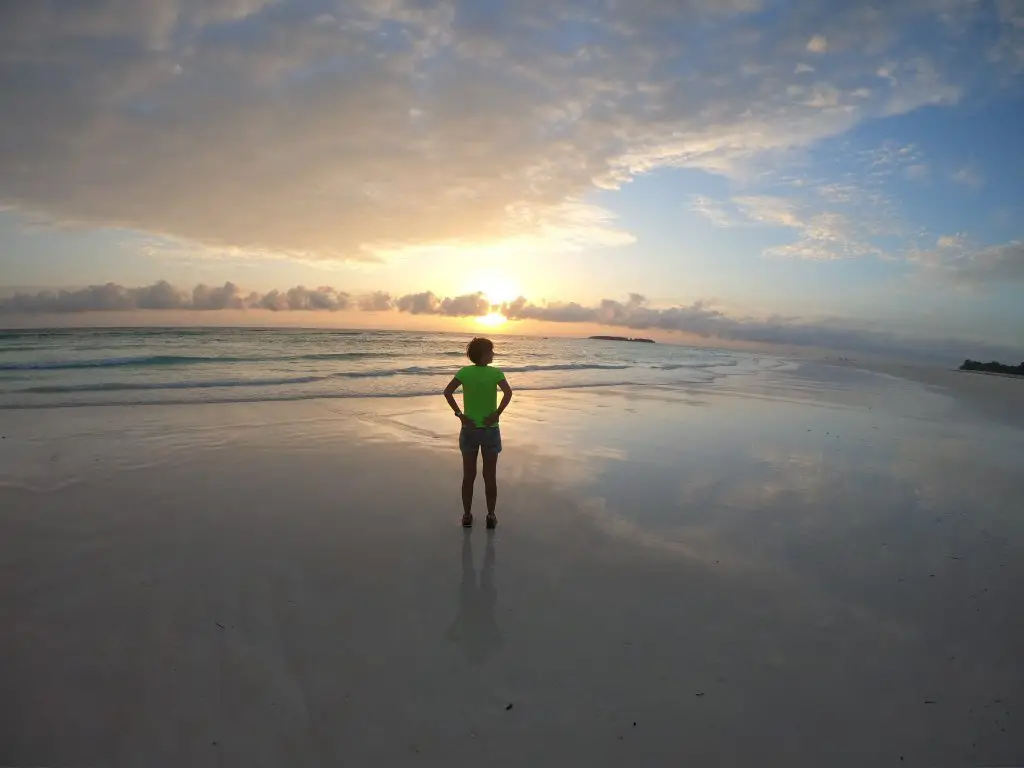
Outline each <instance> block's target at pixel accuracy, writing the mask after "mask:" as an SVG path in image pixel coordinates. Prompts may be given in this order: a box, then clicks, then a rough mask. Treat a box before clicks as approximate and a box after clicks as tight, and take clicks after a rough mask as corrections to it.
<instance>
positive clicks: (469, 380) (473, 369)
mask: <svg viewBox="0 0 1024 768" xmlns="http://www.w3.org/2000/svg"><path fill="white" fill-rule="evenodd" d="M455 378H456V379H458V380H459V382H460V383H461V384H462V412H463V413H465V414H466V415H467V416H468V417H469V418H471V419H472V420H473V423H475V424H476V425H477V426H478V427H482V426H483V425H484V419H486V418H487V417H488V416H490V415H491V414H492V413H494V412H495V411H496V410H498V382H499V381H502V380H503V379H504V378H505V374H504V373H502V372H501V371H500V370H499V369H497V368H495V367H493V366H490V365H467V366H466V367H465V368H463V369H461V370H460V371H459V372H458V373H457V374H455ZM495 426H497V425H495Z"/></svg>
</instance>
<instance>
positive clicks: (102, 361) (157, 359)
mask: <svg viewBox="0 0 1024 768" xmlns="http://www.w3.org/2000/svg"><path fill="white" fill-rule="evenodd" d="M0 351H7V350H0ZM422 356H423V354H422V353H402V352H323V353H317V354H310V355H278V356H265V357H258V356H249V357H231V356H225V355H219V356H216V357H202V356H192V355H146V356H143V357H107V358H97V359H89V360H44V361H41V362H18V363H0V371H65V370H79V369H82V368H124V367H130V368H147V367H164V366H168V367H169V366H175V365H182V366H185V365H218V364H219V365H225V364H230V363H274V362H298V361H302V360H308V361H324V362H329V361H331V360H338V361H341V360H370V359H388V358H402V357H422ZM433 356H436V357H461V356H462V353H461V352H440V353H434V355H433Z"/></svg>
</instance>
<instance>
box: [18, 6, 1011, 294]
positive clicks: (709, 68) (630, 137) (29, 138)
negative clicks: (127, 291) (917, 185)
mask: <svg viewBox="0 0 1024 768" xmlns="http://www.w3.org/2000/svg"><path fill="white" fill-rule="evenodd" d="M977 5H978V7H977V9H975V10H973V11H972V12H971V13H970V14H964V15H963V16H962V18H961V19H960V22H958V23H959V24H960V29H959V31H958V32H957V33H956V35H954V33H953V31H951V30H948V29H946V28H945V27H940V26H936V25H935V23H934V22H935V17H936V9H935V6H934V3H932V2H925V0H914V1H913V2H908V3H906V4H904V3H898V4H888V5H884V6H879V7H878V8H877V9H875V10H873V11H871V12H870V13H868V12H867V11H866V10H865V9H864V8H862V7H860V6H859V4H834V5H832V6H830V7H829V8H828V9H827V10H826V9H824V8H823V7H822V6H819V4H814V3H798V4H796V6H795V7H792V8H791V7H790V5H789V4H785V5H783V4H781V3H779V2H778V0H732V1H731V2H718V1H717V0H684V2H670V0H637V1H636V2H617V3H609V4H606V5H602V10H601V12H600V13H598V12H595V9H594V5H593V3H591V2H590V1H589V0H552V1H551V2H540V0H524V2H522V3H516V4H514V7H513V4H502V3H486V4H481V3H479V2H477V0H276V1H274V2H271V1H270V0H218V1H214V0H138V1H137V2H133V3H125V2H122V1H121V0H93V2H89V3H80V2H76V1H75V0H53V1H52V2H47V3H29V2H22V3H18V2H11V3H3V4H0V46H2V48H3V51H4V55H3V57H2V58H0V112H2V113H3V114H4V115H5V120H4V131H3V132H2V133H0V167H3V169H4V172H3V174H2V175H0V205H5V206H10V207H13V208H15V209H17V210H19V211H22V212H25V213H27V214H33V215H40V216H44V217H48V218H49V219H50V220H52V221H55V222H61V223H77V224H83V225H89V226H102V227H114V228H122V229H130V230H138V231H143V232H148V233H152V234H154V235H157V236H161V237H172V238H177V239H181V240H185V241H194V242H198V243H201V244H204V245H207V246H210V247H215V248H223V249H225V250H224V252H225V253H230V252H231V249H241V250H242V251H244V252H269V253H274V254H278V255H286V256H292V257H296V258H302V259H377V258H381V255H382V254H390V253H394V252H395V251H400V250H402V249H407V248H414V247H416V248H421V247H424V246H431V245H441V244H448V243H461V244H467V243H468V244H493V243H497V242H503V241H506V240H508V239H510V238H523V237H527V238H529V237H543V238H546V239H549V240H553V241H557V240H558V238H561V237H565V238H567V239H568V242H570V243H573V244H575V247H578V248H585V247H593V246H607V245H614V244H618V243H622V242H629V241H630V239H631V237H630V236H629V234H628V233H625V232H621V231H618V230H616V229H610V228H609V227H607V226H606V225H605V224H606V223H605V222H603V221H602V220H600V216H597V217H596V220H595V217H594V216H593V215H592V214H594V213H595V212H594V211H590V214H591V215H590V218H587V216H584V217H583V218H582V219H581V218H580V210H581V209H580V208H579V207H578V206H580V205H583V203H584V201H585V200H587V199H589V198H588V196H589V195H592V194H593V193H594V192H595V191H596V190H599V189H615V188H618V187H620V186H621V185H623V184H626V183H628V182H629V181H630V180H631V179H633V178H635V177H636V176H637V175H639V174H643V173H647V172H650V171H653V170H656V169H659V168H666V167H690V168H699V169H703V170H706V171H709V172H712V173H719V174H726V175H729V176H733V177H738V176H742V175H743V174H744V173H745V172H746V171H747V170H748V169H749V167H750V165H751V164H752V163H755V162H756V161H757V159H758V158H760V157H762V156H763V155H764V154H765V153H771V152H776V151H780V150H785V149H789V148H792V147H800V146H808V145H810V144H813V143H814V142H816V141H819V140H821V139H822V138H825V137H829V136H834V135H837V134H839V133H842V132H844V131H846V130H848V129H850V128H852V127H853V126H855V125H857V124H858V123H861V122H863V121H865V120H869V119H872V118H876V117H880V116H884V115H890V114H897V113H900V112H906V111H910V110H913V109H915V108H917V107H919V106H922V105H929V104H950V103H953V102H955V101H956V100H957V99H958V98H959V96H960V93H961V92H962V90H963V87H964V85H967V84H970V83H971V82H973V81H976V80H979V79H981V78H982V77H984V75H985V74H986V72H987V71H988V70H986V69H983V68H985V67H988V68H998V67H1010V66H1016V65H1015V64H1012V63H1011V61H1010V54H1009V50H1010V49H1007V50H1006V51H1005V52H1004V53H1003V54H1001V57H1000V58H999V59H998V60H995V59H993V60H992V61H991V62H986V61H982V62H979V61H976V59H977V57H976V56H975V57H973V58H972V57H971V56H970V55H969V53H970V52H972V51H975V50H977V49H978V46H979V45H980V44H988V45H996V44H997V43H1001V41H1002V37H1000V36H999V35H1001V34H1002V33H998V34H997V33H995V32H992V30H993V29H995V28H996V27H995V26H993V25H992V23H991V22H992V21H993V20H1002V16H1001V15H999V14H1003V15H1006V16H1007V17H1008V18H1011V19H1012V18H1015V16H1011V15H1010V14H1009V12H1004V10H1003V9H1002V6H1000V9H999V10H992V9H989V8H987V4H977ZM982 6H985V7H982ZM783 9H785V10H786V11H787V12H785V13H783V12H781V11H782V10H783ZM755 13H756V14H757V15H756V16H754V15H752V14H755ZM964 30H967V32H964ZM986 36H987V37H986ZM570 39H571V40H572V41H573V43H572V45H566V41H567V40H570ZM908 43H912V44H913V46H912V50H913V51H914V58H913V59H912V60H904V57H905V55H906V54H905V51H906V45H907V44H908ZM698 47H699V49H700V50H701V51H704V55H703V56H702V57H701V58H700V59H696V60H695V59H694V58H693V56H692V50H694V49H696V48H698ZM826 50H827V51H828V53H829V55H828V56H822V55H820V54H822V53H824V52H825V51H826ZM1001 50H1002V49H1001ZM808 51H810V52H811V53H814V54H818V55H817V56H816V58H815V59H814V61H815V65H816V66H815V70H816V71H815V77H814V80H815V82H813V83H808V82H807V80H808V79H809V78H808V77H807V76H806V75H807V70H806V69H801V68H800V65H801V63H802V61H801V60H802V59H803V58H806V57H807V54H808ZM834 53H835V54H836V55H833V54H834ZM839 53H842V55H841V56H840V55H838V54H839ZM1014 61H1015V59H1014ZM804 66H806V65H804ZM883 67H884V68H885V71H886V72H887V79H886V80H885V82H884V86H883V87H875V86H876V84H877V83H878V80H879V77H878V75H877V74H876V72H879V71H881V69H882V68H883ZM979 68H982V69H979ZM798 69H799V70H800V71H799V72H797V70H798ZM751 72H757V73H758V76H757V77H751V76H750V74H749V73H751ZM791 86H797V87H799V88H803V89H804V90H798V91H793V90H791ZM559 242H560V241H559ZM314 300H319V298H318V297H314ZM274 301H275V302H277V303H280V302H281V299H280V297H276V298H275V299H274Z"/></svg>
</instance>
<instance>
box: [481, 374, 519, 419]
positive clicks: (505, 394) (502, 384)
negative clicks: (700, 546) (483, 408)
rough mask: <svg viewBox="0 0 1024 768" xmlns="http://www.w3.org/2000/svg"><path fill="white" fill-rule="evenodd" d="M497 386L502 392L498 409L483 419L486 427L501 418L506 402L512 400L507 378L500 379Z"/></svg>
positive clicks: (506, 406) (506, 405)
mask: <svg viewBox="0 0 1024 768" xmlns="http://www.w3.org/2000/svg"><path fill="white" fill-rule="evenodd" d="M498 388H499V389H500V390H501V393H502V394H501V402H500V403H499V404H498V410H496V411H495V412H494V413H492V414H491V415H490V416H488V417H487V418H486V419H484V425H485V426H488V427H490V426H492V425H493V424H497V423H498V419H500V418H501V414H502V413H503V412H504V410H505V409H506V408H508V404H509V403H511V402H512V387H511V386H509V383H508V379H502V380H501V381H499V382H498Z"/></svg>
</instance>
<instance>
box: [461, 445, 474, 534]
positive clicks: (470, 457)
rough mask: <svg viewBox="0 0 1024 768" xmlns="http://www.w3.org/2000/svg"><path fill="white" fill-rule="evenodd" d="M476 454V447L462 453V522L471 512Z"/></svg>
mask: <svg viewBox="0 0 1024 768" xmlns="http://www.w3.org/2000/svg"><path fill="white" fill-rule="evenodd" d="M476 454H477V448H476V446H474V447H473V450H472V451H469V450H463V452H462V512H463V521H465V519H466V518H468V517H469V516H470V515H471V514H472V511H473V483H475V482H476Z"/></svg>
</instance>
